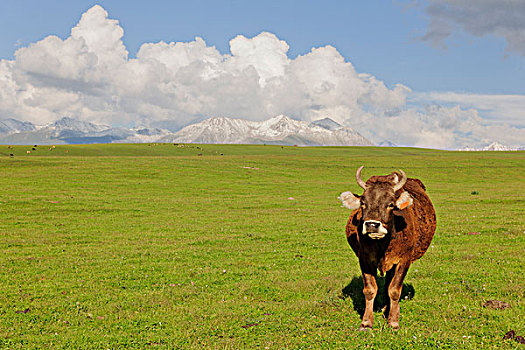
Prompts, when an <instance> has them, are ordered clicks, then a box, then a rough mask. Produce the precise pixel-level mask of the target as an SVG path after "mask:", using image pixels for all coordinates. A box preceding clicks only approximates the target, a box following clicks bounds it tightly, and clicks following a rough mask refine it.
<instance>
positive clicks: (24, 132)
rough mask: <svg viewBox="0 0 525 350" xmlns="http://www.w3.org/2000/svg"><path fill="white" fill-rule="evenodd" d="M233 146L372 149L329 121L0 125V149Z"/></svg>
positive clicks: (71, 121) (282, 119)
mask: <svg viewBox="0 0 525 350" xmlns="http://www.w3.org/2000/svg"><path fill="white" fill-rule="evenodd" d="M115 142H118V143H124V142H126V143H140V142H177V143H232V144H254V143H255V144H262V143H267V144H280V145H301V146H303V145H309V146H314V145H315V146H317V145H334V146H349V145H353V146H372V145H373V144H372V142H370V141H369V140H367V139H365V138H364V137H363V136H361V135H360V134H359V133H358V132H356V131H354V130H352V129H350V128H347V127H344V126H342V125H340V124H338V123H336V122H335V121H333V120H332V119H330V118H324V119H321V120H317V121H314V122H312V123H307V122H303V121H298V120H294V119H292V118H289V117H287V116H284V115H279V116H276V117H273V118H270V119H268V120H265V121H262V122H253V121H248V120H243V119H233V118H226V117H217V118H210V119H206V120H204V121H202V122H199V123H196V124H191V125H189V126H186V127H185V128H183V129H181V130H179V131H178V132H176V133H172V132H170V131H168V130H165V129H159V128H147V127H138V128H133V129H128V128H112V127H110V126H106V125H97V124H93V123H89V122H84V121H79V120H76V119H73V118H69V117H65V118H62V119H60V120H58V121H56V122H54V123H51V124H48V125H44V126H41V127H38V128H37V127H35V126H34V125H33V124H31V123H27V122H19V121H17V120H14V119H8V120H4V121H2V122H0V143H3V144H79V143H115Z"/></svg>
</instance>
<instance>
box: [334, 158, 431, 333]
mask: <svg viewBox="0 0 525 350" xmlns="http://www.w3.org/2000/svg"><path fill="white" fill-rule="evenodd" d="M363 167H364V166H362V167H360V168H359V169H358V170H357V172H356V180H357V183H358V184H359V186H361V187H362V188H363V190H364V192H363V194H362V195H361V196H358V195H356V194H353V193H352V192H343V193H341V195H340V197H339V199H340V200H341V201H342V202H343V206H345V207H347V208H348V209H351V210H352V213H351V214H350V218H349V219H348V223H347V225H346V237H347V241H348V243H349V244H350V247H352V250H353V251H354V253H355V254H356V255H357V257H358V259H359V266H360V268H361V272H362V275H363V285H364V288H363V294H364V295H365V300H366V304H365V312H364V314H363V320H362V322H361V325H360V326H359V330H360V331H364V330H369V329H372V324H373V322H374V318H373V317H374V316H373V305H374V299H375V297H376V295H377V291H378V287H377V283H376V275H377V271H378V270H379V272H380V273H381V276H385V294H386V292H388V297H389V303H387V305H386V309H385V317H387V319H388V325H389V326H390V327H392V328H393V329H396V330H397V329H398V328H399V314H400V308H399V299H400V297H401V289H402V287H403V280H404V279H405V276H406V274H407V272H408V268H409V267H410V264H412V262H414V261H415V260H417V259H419V258H420V257H421V256H423V254H424V253H425V252H426V251H427V249H428V247H429V245H430V242H431V241H432V238H433V236H434V232H435V230H436V213H435V211H434V206H433V205H432V202H431V201H430V198H429V197H428V195H427V194H426V189H425V186H424V185H423V183H422V182H421V181H420V180H419V179H412V178H407V176H406V174H405V173H404V172H403V171H402V170H399V172H393V173H392V174H390V175H386V176H372V177H371V178H369V179H368V181H366V182H364V181H363V180H362V179H361V171H362V170H363ZM385 274H386V275H385Z"/></svg>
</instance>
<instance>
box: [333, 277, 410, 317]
mask: <svg viewBox="0 0 525 350" xmlns="http://www.w3.org/2000/svg"><path fill="white" fill-rule="evenodd" d="M376 282H377V287H378V291H377V296H376V298H375V300H374V311H379V310H381V309H383V308H384V307H385V306H387V303H388V293H387V289H386V288H385V278H384V277H376ZM342 293H343V297H344V298H345V299H346V298H348V297H349V298H351V299H352V302H353V303H354V310H355V311H357V313H358V314H359V315H360V316H361V317H363V314H364V313H365V295H364V294H363V276H355V277H354V278H352V282H350V284H348V285H347V286H346V287H344V288H343V290H342ZM414 294H416V291H415V289H414V287H413V286H412V285H411V284H407V283H403V289H402V290H401V299H400V301H402V300H411V299H412V298H413V297H414Z"/></svg>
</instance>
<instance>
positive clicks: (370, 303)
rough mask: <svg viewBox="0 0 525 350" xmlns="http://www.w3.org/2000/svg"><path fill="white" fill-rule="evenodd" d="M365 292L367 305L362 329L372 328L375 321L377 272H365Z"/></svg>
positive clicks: (360, 327) (360, 328)
mask: <svg viewBox="0 0 525 350" xmlns="http://www.w3.org/2000/svg"><path fill="white" fill-rule="evenodd" d="M363 284H364V288H363V294H364V295H365V300H366V305H365V314H364V315H363V321H362V322H361V326H359V330H360V331H365V330H368V329H371V328H372V324H373V323H374V299H375V297H376V295H377V283H376V276H375V274H371V273H366V272H363Z"/></svg>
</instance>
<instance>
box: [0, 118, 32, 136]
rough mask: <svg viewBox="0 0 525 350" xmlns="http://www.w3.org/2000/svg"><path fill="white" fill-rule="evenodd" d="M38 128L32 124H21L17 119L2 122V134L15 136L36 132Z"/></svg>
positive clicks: (0, 127)
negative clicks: (20, 133)
mask: <svg viewBox="0 0 525 350" xmlns="http://www.w3.org/2000/svg"><path fill="white" fill-rule="evenodd" d="M35 129H36V127H35V126H34V125H33V124H32V123H30V122H21V121H19V120H16V119H12V118H9V119H4V120H2V121H0V134H14V133H19V132H28V131H33V130H35Z"/></svg>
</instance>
